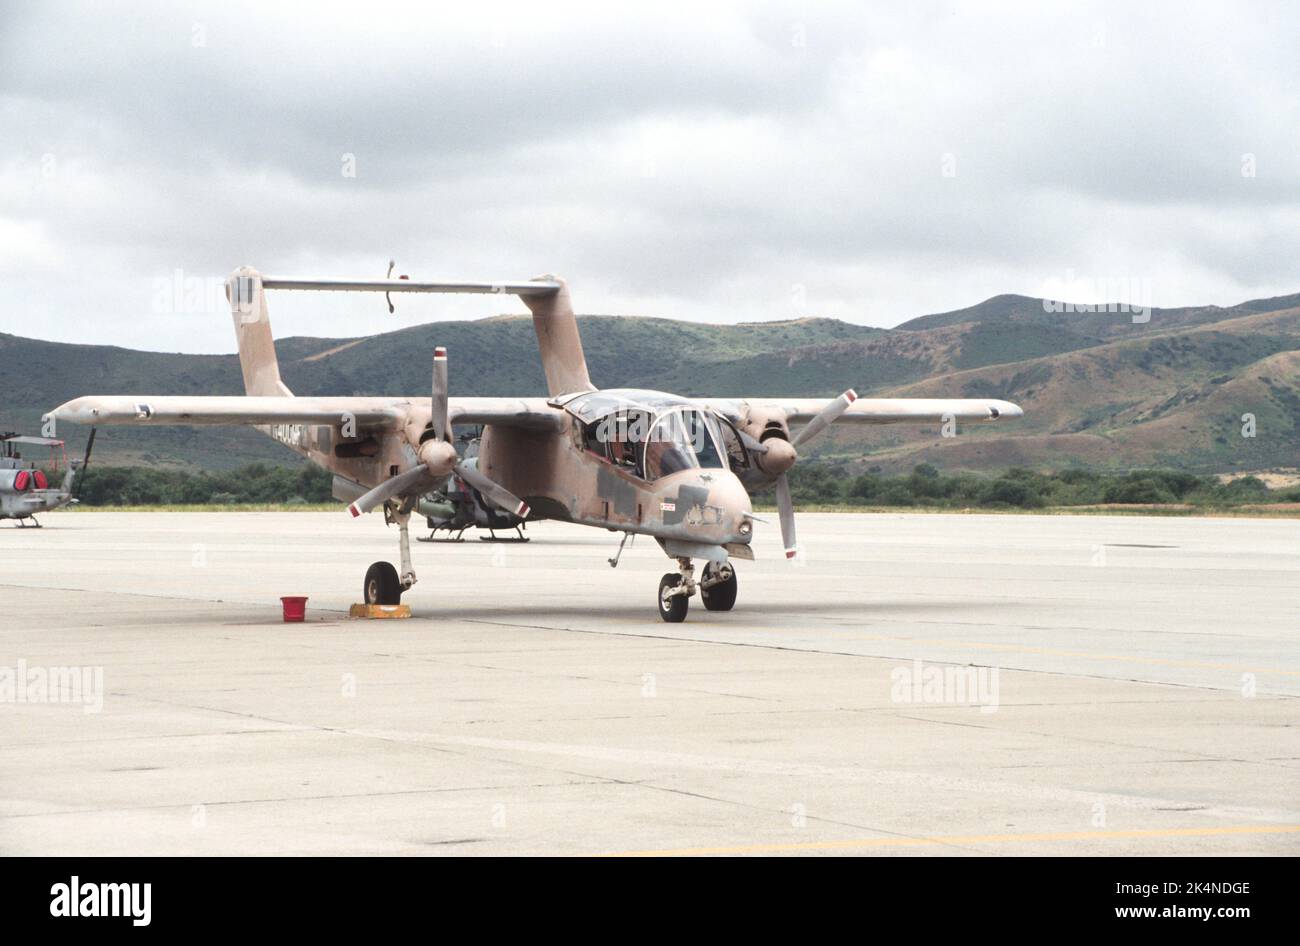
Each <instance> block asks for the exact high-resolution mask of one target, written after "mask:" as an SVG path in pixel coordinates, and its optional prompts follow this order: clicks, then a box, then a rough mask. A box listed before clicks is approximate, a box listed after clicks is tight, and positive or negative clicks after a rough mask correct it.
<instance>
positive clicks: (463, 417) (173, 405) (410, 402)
mask: <svg viewBox="0 0 1300 946" xmlns="http://www.w3.org/2000/svg"><path fill="white" fill-rule="evenodd" d="M428 412H429V401H428V398H427V397H424V398H404V397H256V396H239V395H234V396H216V397H207V396H188V395H183V396H177V395H146V394H139V395H113V396H98V395H90V396H87V397H79V398H76V399H75V400H72V401H68V402H67V403H65V404H61V405H59V406H58V407H56V408H55V409H54V410H53V411H52V412H51V413H52V414H53V415H54V417H55V418H57V419H58V420H66V421H71V422H72V423H75V424H95V425H114V424H119V425H120V424H139V425H145V426H148V425H173V424H174V425H184V426H219V425H227V426H249V427H262V426H273V425H276V424H306V425H320V426H337V425H339V424H343V423H346V422H347V421H349V420H350V421H352V422H354V423H355V424H356V425H357V426H358V427H364V428H370V429H376V428H378V429H384V430H395V429H397V428H399V427H401V426H402V425H403V424H404V423H405V422H406V418H407V417H410V416H412V414H417V415H418V414H428ZM448 416H449V418H450V421H451V423H452V424H475V425H478V424H496V425H499V426H503V427H523V428H527V429H531V430H558V429H560V427H562V426H563V423H564V413H563V411H560V410H558V409H556V408H554V407H551V406H550V405H548V404H547V403H546V399H545V398H540V397H532V398H517V397H453V398H449V399H448Z"/></svg>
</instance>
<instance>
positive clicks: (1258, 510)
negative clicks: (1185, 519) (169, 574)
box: [60, 502, 1300, 522]
mask: <svg viewBox="0 0 1300 946" xmlns="http://www.w3.org/2000/svg"><path fill="white" fill-rule="evenodd" d="M343 508H344V507H343V504H342V503H333V502H331V503H232V504H225V505H223V504H217V503H195V504H193V505H185V504H183V503H169V504H165V505H159V506H143V505H135V506H130V505H128V506H71V507H67V508H66V509H64V510H60V511H62V512H76V513H79V514H80V513H98V512H342V511H343ZM754 512H755V513H756V514H758V515H760V516H769V515H770V516H771V517H772V521H773V522H775V521H776V507H775V506H770V505H764V504H758V505H756V506H754ZM797 512H800V513H804V512H836V513H844V512H853V513H862V514H864V515H869V514H890V515H897V514H899V513H908V514H912V515H939V514H945V515H957V516H987V515H996V516H1205V517H1211V518H1224V517H1251V518H1268V519H1300V504H1297V503H1274V504H1248V505H1241V506H1193V505H1186V504H1168V503H1153V504H1150V505H1144V504H1141V503H1112V504H1103V505H1098V506H1048V507H1044V508H1041V509H1022V508H1019V507H1014V506H1008V507H992V508H987V507H986V508H981V507H966V508H946V507H939V506H857V505H846V504H834V503H801V504H799V506H798V508H797ZM417 518H418V517H417Z"/></svg>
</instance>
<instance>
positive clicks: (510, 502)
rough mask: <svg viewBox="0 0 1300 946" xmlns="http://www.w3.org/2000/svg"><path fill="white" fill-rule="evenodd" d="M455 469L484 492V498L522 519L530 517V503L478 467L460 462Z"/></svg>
mask: <svg viewBox="0 0 1300 946" xmlns="http://www.w3.org/2000/svg"><path fill="white" fill-rule="evenodd" d="M455 469H456V475H457V476H459V477H460V478H461V479H462V480H464V481H465V482H466V483H468V484H469V485H470V486H472V487H474V488H475V489H476V490H478V491H479V492H480V493H482V494H483V498H484V499H486V500H487V501H488V502H490V503H491V504H492V505H494V506H496V507H497V508H498V509H503V510H505V511H506V512H508V513H513V514H514V515H516V516H518V517H519V518H520V519H527V518H528V513H529V512H530V511H531V510H529V508H528V503H526V502H524V501H523V500H522V499H520V498H519V497H518V496H516V495H515V494H514V493H512V492H510V490H508V489H506V488H505V487H504V486H498V485H497V484H496V483H494V482H493V481H492V480H491V479H489V478H488V475H487V474H486V473H484V472H482V471H481V470H479V469H478V468H477V467H474V466H470V465H469V464H468V463H458V464H456V468H455Z"/></svg>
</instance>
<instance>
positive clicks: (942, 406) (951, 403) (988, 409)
mask: <svg viewBox="0 0 1300 946" xmlns="http://www.w3.org/2000/svg"><path fill="white" fill-rule="evenodd" d="M701 400H702V401H703V402H704V404H705V405H706V406H708V407H710V408H712V409H713V410H716V411H718V413H720V414H723V415H724V416H726V417H728V418H730V419H732V420H738V419H741V418H743V417H744V416H745V415H746V414H748V413H761V414H763V415H765V416H769V415H774V414H776V415H781V416H783V417H784V419H785V421H786V423H787V424H790V425H795V424H802V423H807V422H808V421H810V420H812V419H813V418H814V417H816V416H817V415H818V414H819V413H821V412H822V411H824V410H825V409H826V408H827V407H828V406H830V405H831V404H833V403H834V402H835V400H836V399H835V398H799V397H735V398H702V399H701ZM1023 413H1024V411H1022V410H1021V409H1020V407H1019V406H1017V405H1015V404H1012V403H1011V402H1010V401H999V400H996V399H994V398H911V397H903V398H867V397H860V398H857V399H856V400H855V401H853V403H851V404H850V405H849V406H848V409H847V410H845V411H844V412H843V413H842V414H840V415H839V416H838V417H837V418H836V420H835V422H836V423H840V424H846V423H847V424H903V423H927V422H933V423H936V424H941V423H944V422H945V421H947V420H948V419H949V418H952V419H954V420H959V421H975V420H998V419H1000V418H1013V417H1020V416H1022V415H1023Z"/></svg>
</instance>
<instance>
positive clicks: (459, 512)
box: [415, 427, 528, 542]
mask: <svg viewBox="0 0 1300 946" xmlns="http://www.w3.org/2000/svg"><path fill="white" fill-rule="evenodd" d="M482 436H483V429H482V428H481V427H480V428H477V429H476V430H475V432H474V433H473V434H461V435H460V436H459V437H457V438H456V439H457V441H459V443H461V444H462V445H463V446H462V451H461V455H462V457H463V462H464V463H465V464H466V465H467V466H470V467H472V468H475V469H477V467H478V448H479V442H480V440H481V438H482ZM415 512H416V513H417V514H418V515H421V516H424V519H425V522H427V523H428V525H429V529H430V532H429V535H428V536H427V537H425V538H422V539H420V540H419V541H421V542H462V541H464V534H465V532H466V530H468V529H487V530H488V532H489V533H490V535H481V536H479V540H480V541H482V542H527V541H528V536H526V535H524V529H525V528H526V525H525V522H524V520H523V519H522V518H521V517H519V516H517V515H515V514H514V513H513V512H509V511H508V510H505V509H501V508H500V507H498V506H493V505H492V504H491V503H489V502H488V501H487V500H486V499H485V498H484V497H483V494H482V493H480V492H479V491H478V490H477V489H475V488H474V487H473V486H471V485H470V484H469V483H467V482H465V480H463V479H462V478H461V477H459V476H457V475H456V474H454V473H453V474H452V475H450V476H449V477H447V482H446V483H445V484H444V485H443V486H442V487H441V488H440V489H437V490H434V491H433V492H430V493H426V494H425V495H423V496H421V497H420V499H419V501H418V502H417V503H416V504H415ZM497 529H514V530H515V534H514V535H512V536H499V535H497V533H496V530H497ZM439 532H446V533H447V535H446V536H445V537H442V538H439V536H438V533H439Z"/></svg>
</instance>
